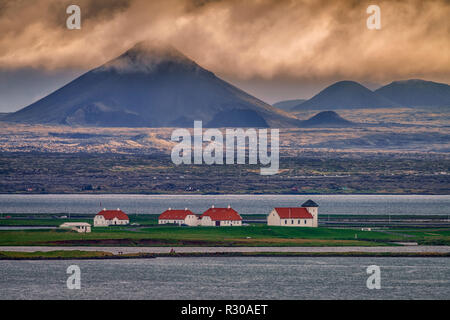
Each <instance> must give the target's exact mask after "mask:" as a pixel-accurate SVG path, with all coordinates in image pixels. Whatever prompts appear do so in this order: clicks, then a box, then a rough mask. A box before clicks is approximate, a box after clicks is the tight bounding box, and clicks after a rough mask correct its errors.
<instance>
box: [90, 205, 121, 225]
mask: <svg viewBox="0 0 450 320" xmlns="http://www.w3.org/2000/svg"><path fill="white" fill-rule="evenodd" d="M129 223H130V218H128V216H127V215H126V213H125V212H123V211H122V210H120V209H117V210H106V209H103V210H102V211H100V212H99V213H97V214H96V216H95V217H94V227H107V226H112V225H113V226H116V225H127V224H129Z"/></svg>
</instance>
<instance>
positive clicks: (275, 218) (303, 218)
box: [267, 200, 319, 228]
mask: <svg viewBox="0 0 450 320" xmlns="http://www.w3.org/2000/svg"><path fill="white" fill-rule="evenodd" d="M318 207H319V205H318V204H317V203H315V202H314V201H312V200H308V201H306V202H305V203H303V204H302V206H301V207H284V208H274V209H273V210H272V211H271V212H270V213H269V215H268V216H267V225H269V226H283V227H314V228H316V227H317V226H318V216H319V212H318Z"/></svg>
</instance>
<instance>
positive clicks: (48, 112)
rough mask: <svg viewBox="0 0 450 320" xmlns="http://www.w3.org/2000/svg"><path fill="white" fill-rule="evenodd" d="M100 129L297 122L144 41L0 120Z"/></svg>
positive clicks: (179, 55)
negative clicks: (195, 121) (200, 122)
mask: <svg viewBox="0 0 450 320" xmlns="http://www.w3.org/2000/svg"><path fill="white" fill-rule="evenodd" d="M3 120H6V121H12V122H24V123H43V124H63V125H71V126H80V125H81V126H98V127H192V126H193V122H194V120H202V121H203V123H204V124H205V125H208V126H210V127H211V126H215V127H219V126H225V125H226V126H233V127H247V126H248V127H254V126H257V125H258V126H262V127H295V126H298V124H299V123H300V121H299V120H298V119H296V118H295V117H293V116H291V115H289V114H288V113H285V112H283V111H281V110H278V109H276V108H274V107H272V106H270V105H268V104H267V103H265V102H263V101H261V100H259V99H257V98H255V97H253V96H251V95H249V94H248V93H246V92H244V91H242V90H240V89H238V88H237V87H235V86H233V85H231V84H229V83H227V82H225V81H223V80H222V79H220V78H218V77H217V76H215V75H214V74H213V73H212V72H210V71H208V70H205V69H203V68H202V67H200V66H199V65H198V64H196V63H195V62H194V61H192V60H191V59H189V58H188V57H186V56H185V55H183V54H182V53H181V52H179V51H178V50H176V49H175V48H173V47H171V46H166V45H161V44H154V43H149V42H141V43H138V44H137V45H136V46H134V47H133V48H131V49H130V50H128V51H127V52H125V53H124V54H122V55H121V56H119V57H117V58H115V59H113V60H111V61H109V62H108V63H106V64H104V65H102V66H100V67H98V68H96V69H94V70H91V71H89V72H87V73H85V74H84V75H82V76H81V77H79V78H77V79H75V80H74V81H72V82H70V83H69V84H67V85H66V86H64V87H62V88H60V89H59V90H57V91H55V92H53V93H52V94H50V95H48V96H46V97H44V98H43V99H41V100H39V101H37V102H36V103H33V104H32V105H30V106H28V107H26V108H24V109H22V110H19V111H17V112H15V113H13V114H10V115H7V116H5V117H4V118H3Z"/></svg>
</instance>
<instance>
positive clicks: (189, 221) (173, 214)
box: [158, 208, 199, 227]
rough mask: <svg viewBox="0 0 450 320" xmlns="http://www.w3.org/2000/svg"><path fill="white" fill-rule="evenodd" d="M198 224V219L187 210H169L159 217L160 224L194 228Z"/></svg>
mask: <svg viewBox="0 0 450 320" xmlns="http://www.w3.org/2000/svg"><path fill="white" fill-rule="evenodd" d="M198 222H199V221H198V217H197V216H196V215H195V214H194V213H193V212H192V211H191V210H188V209H187V208H186V209H184V210H172V209H171V208H169V209H168V210H166V211H164V212H163V213H161V215H160V216H159V217H158V224H169V223H170V224H178V225H182V224H185V225H188V226H192V227H194V226H197V225H198Z"/></svg>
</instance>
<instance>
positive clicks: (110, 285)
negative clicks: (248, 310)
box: [0, 257, 450, 300]
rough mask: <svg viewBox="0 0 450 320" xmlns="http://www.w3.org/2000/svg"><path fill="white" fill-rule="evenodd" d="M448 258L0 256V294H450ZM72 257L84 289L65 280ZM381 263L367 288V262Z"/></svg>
mask: <svg viewBox="0 0 450 320" xmlns="http://www.w3.org/2000/svg"><path fill="white" fill-rule="evenodd" d="M448 262H449V259H448V258H367V257H364V258H355V257H352V258H350V257H338V258H332V257H322V258H304V257H302V258H300V257H279V258H275V257H235V258H156V259H135V260H83V261H77V260H73V261H0V299H2V300H4V299H90V300H91V299H92V300H94V299H148V300H153V299H276V300H278V299H295V300H297V299H450V264H449V263H448ZM70 265H77V266H79V267H80V270H81V289H80V290H69V289H68V288H67V284H66V281H67V278H68V277H69V275H68V274H67V273H66V272H67V268H68V267H69V266H70ZM370 265H377V266H379V267H380V270H381V289H372V290H370V289H368V288H367V285H366V281H367V278H368V277H369V275H368V274H367V272H366V270H367V267H368V266H370Z"/></svg>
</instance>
